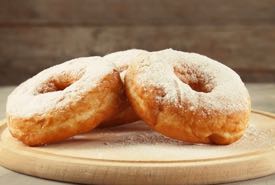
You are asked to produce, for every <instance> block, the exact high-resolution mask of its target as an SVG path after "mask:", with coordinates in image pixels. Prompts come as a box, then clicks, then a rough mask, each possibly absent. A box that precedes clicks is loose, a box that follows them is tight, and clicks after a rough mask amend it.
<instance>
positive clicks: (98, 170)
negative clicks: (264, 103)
mask: <svg viewBox="0 0 275 185" xmlns="http://www.w3.org/2000/svg"><path fill="white" fill-rule="evenodd" d="M252 112H253V113H256V114H260V115H263V116H268V117H270V118H273V119H275V114H273V113H268V112H263V111H258V110H253V111H252ZM5 128H6V124H5V121H2V122H1V123H0V133H1V132H2V131H3V130H4V129H5ZM35 153H36V155H35V156H34V155H33V152H32V151H29V150H26V149H24V147H22V148H20V155H18V153H17V152H16V151H15V150H14V149H10V148H7V146H5V145H3V144H2V143H1V140H0V164H1V165H2V166H4V167H6V168H8V169H10V170H14V171H17V172H20V173H24V174H28V175H33V176H37V177H42V178H46V179H52V180H59V181H66V182H78V183H85V184H89V183H95V184H106V183H105V182H112V180H113V179H116V177H115V176H113V175H114V174H117V173H116V172H118V171H119V172H120V173H121V174H127V173H129V170H131V169H133V170H134V171H135V175H134V176H135V178H134V179H133V175H130V176H129V178H128V180H127V183H132V184H135V183H134V180H135V179H140V180H142V178H144V171H147V172H148V173H152V172H153V171H154V172H156V173H159V174H158V175H156V176H158V177H161V175H163V174H162V173H163V172H165V173H166V175H165V176H168V177H169V173H170V172H167V170H166V169H167V168H170V169H171V168H172V169H174V170H175V171H174V172H173V173H174V174H173V175H174V176H175V177H177V178H179V179H181V178H184V177H183V176H184V175H183V174H190V175H191V176H192V174H201V176H200V180H199V181H197V182H196V183H198V184H207V183H222V182H233V181H238V180H244V179H251V178H257V177H262V176H266V175H270V174H272V173H275V164H274V161H273V158H274V156H275V147H272V148H270V149H269V150H264V151H257V152H253V153H250V154H249V155H248V154H245V155H243V156H238V157H233V158H228V157H226V158H219V159H218V160H217V159H214V160H194V161H192V160H191V161H172V162H170V161H167V162H155V161H146V162H145V161H141V162H140V161H112V160H98V159H85V158H75V157H67V156H59V155H54V154H50V155H49V154H48V153H45V152H39V153H38V152H37V151H35ZM64 157H65V158H64ZM41 159H43V160H41ZM64 159H65V160H64ZM24 160H25V161H26V160H27V162H23V163H22V161H24ZM67 160H70V162H69V163H68V162H67ZM49 163H52V164H53V163H54V168H51V167H49ZM202 165H203V166H205V167H204V169H203V170H202V169H200V168H201V166H202ZM32 166H33V168H30V167H32ZM64 167H66V168H69V169H70V172H69V174H65V175H64V174H62V175H60V173H61V172H62V171H64V169H66V168H64ZM87 169H89V172H90V173H89V174H81V175H80V176H78V175H75V174H79V173H81V172H85V170H87ZM223 169H226V170H224V171H223V173H224V174H225V176H226V178H225V177H222V176H219V177H217V176H215V174H216V173H220V170H223ZM106 170H107V171H109V175H107V174H106ZM229 170H230V171H229ZM65 171H66V170H65ZM46 172H47V173H46ZM228 173H229V174H228ZM240 173H242V175H240ZM91 174H94V175H95V174H98V175H99V177H97V178H96V179H97V181H95V180H94V179H93V178H91V176H90V175H91ZM226 174H227V175H226ZM170 175H172V174H170ZM192 178H193V179H194V178H195V177H192ZM192 178H190V177H188V178H186V179H185V180H184V183H186V184H196V183H194V182H192V181H191V180H192ZM213 178H214V179H213ZM106 179H107V180H106ZM224 179H226V181H225V180H224ZM108 180H109V181H108ZM143 180H145V181H144V182H148V181H146V178H145V179H143ZM174 180H175V179H174ZM157 181H159V183H163V182H164V180H163V179H161V178H160V179H159V180H157ZM152 182H156V181H154V180H153V181H152ZM170 182H171V181H170ZM175 182H183V181H180V180H175ZM118 184H119V183H118ZM164 184H165V183H164Z"/></svg>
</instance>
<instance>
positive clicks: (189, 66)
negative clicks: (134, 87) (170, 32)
mask: <svg viewBox="0 0 275 185" xmlns="http://www.w3.org/2000/svg"><path fill="white" fill-rule="evenodd" d="M137 66H138V69H137V70H138V72H137V78H136V81H137V82H138V84H139V85H140V86H142V87H143V88H144V89H145V90H148V93H150V92H149V91H150V89H152V87H154V88H160V89H162V90H163V91H164V92H165V95H164V96H161V97H156V99H157V100H158V101H160V102H161V101H163V102H170V103H172V104H174V105H175V106H178V107H181V104H182V102H183V101H184V102H185V103H186V102H188V103H189V104H190V106H189V107H190V108H191V109H192V110H196V109H198V108H203V107H204V108H206V109H207V110H209V111H212V110H213V111H215V110H219V111H223V112H224V111H226V112H227V113H231V112H235V111H241V110H248V109H249V107H250V100H249V94H248V91H247V89H246V87H245V85H244V84H243V82H242V80H241V79H240V77H239V75H238V74H237V73H235V72H234V71H233V70H231V69H230V68H228V67H227V66H225V65H223V64H221V63H219V62H217V61H215V60H212V59H210V58H208V57H205V56H202V55H199V54H195V53H186V52H181V51H175V50H172V49H166V50H162V51H157V52H152V53H151V54H149V55H147V56H146V57H144V60H143V61H142V62H139V63H138V64H137ZM175 68H177V69H180V70H181V71H182V73H185V74H186V76H187V78H188V80H189V81H190V82H192V83H198V81H203V83H204V86H205V88H206V89H209V91H210V92H197V91H195V90H193V89H192V88H191V87H190V86H189V85H188V84H186V83H184V82H182V81H181V80H180V79H179V78H178V76H177V75H176V74H175V71H174V69H175Z"/></svg>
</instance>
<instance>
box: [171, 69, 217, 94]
mask: <svg viewBox="0 0 275 185" xmlns="http://www.w3.org/2000/svg"><path fill="white" fill-rule="evenodd" d="M174 73H175V75H176V76H177V77H178V78H179V79H180V80H181V81H182V82H183V83H185V84H187V85H189V86H190V87H191V88H192V89H193V90H194V91H196V92H203V93H209V92H211V91H212V89H213V85H212V83H211V82H210V81H209V80H208V79H209V78H206V75H205V74H199V73H198V71H195V70H194V69H190V68H188V67H186V66H185V67H174Z"/></svg>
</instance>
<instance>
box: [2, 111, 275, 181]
mask: <svg viewBox="0 0 275 185" xmlns="http://www.w3.org/2000/svg"><path fill="white" fill-rule="evenodd" d="M0 136H1V139H0V164H1V165H3V166H4V167H6V168H8V169H11V170H14V171H17V172H21V173H25V174H28V175H33V176H38V177H42V178H46V179H53V180H59V181H66V182H74V183H84V184H102V185H103V184H106V185H107V184H119V185H121V184H137V185H139V184H148V185H149V184H152V185H153V184H154V185H158V184H188V185H195V184H214V183H224V182H234V181H238V180H247V179H252V178H257V177H262V176H265V175H270V174H272V173H274V172H275V163H274V161H273V158H274V155H275V148H274V145H275V115H272V114H269V113H263V112H255V111H254V112H253V113H252V115H251V119H250V126H249V128H248V129H247V131H246V133H245V135H244V136H243V137H242V138H241V140H240V141H238V142H236V143H234V144H231V145H227V146H214V145H190V144H186V143H182V142H177V141H175V140H171V139H169V138H166V137H163V136H161V135H160V134H157V133H155V132H153V131H152V130H151V129H149V127H148V126H146V125H145V124H144V123H142V122H137V123H133V124H128V125H123V126H119V127H115V128H107V129H99V130H94V131H92V132H90V133H87V134H83V135H81V136H79V137H77V136H76V137H74V138H72V139H70V140H68V141H65V142H61V143H57V144H54V145H48V146H43V147H28V146H25V145H23V144H22V143H21V142H18V141H17V140H16V139H14V138H13V137H12V136H11V135H10V133H9V132H8V130H7V129H6V127H5V126H4V125H2V126H1V127H0ZM129 139H130V140H129ZM175 151H177V152H175ZM114 154H116V155H114Z"/></svg>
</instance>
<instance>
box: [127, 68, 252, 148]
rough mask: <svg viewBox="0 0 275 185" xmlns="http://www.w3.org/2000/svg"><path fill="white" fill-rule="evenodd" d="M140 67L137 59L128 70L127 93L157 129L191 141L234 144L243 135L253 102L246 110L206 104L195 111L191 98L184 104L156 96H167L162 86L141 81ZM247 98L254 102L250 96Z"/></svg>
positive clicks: (149, 122)
mask: <svg viewBox="0 0 275 185" xmlns="http://www.w3.org/2000/svg"><path fill="white" fill-rule="evenodd" d="M138 67H139V65H138V64H137V63H135V64H133V65H131V66H130V68H129V69H128V71H127V74H126V77H125V88H126V94H127V97H128V99H129V101H130V103H131V105H132V107H133V109H134V110H135V111H136V113H137V114H138V115H139V116H140V117H141V118H142V119H143V120H144V121H145V122H146V123H147V124H148V125H149V126H150V127H151V128H153V129H154V130H156V131H158V132H160V133H162V134H163V135H166V136H168V137H171V138H174V139H178V140H182V141H187V142H191V143H212V144H230V143H233V142H235V141H237V140H238V139H239V138H240V137H241V136H242V135H243V133H244V130H245V129H246V127H247V124H248V119H249V114H250V106H249V108H247V109H244V110H242V111H233V112H231V113H227V112H223V111H222V110H220V111H219V110H217V111H212V112H211V114H209V113H207V112H209V111H208V110H205V109H206V108H203V107H202V108H200V109H196V110H195V111H191V110H190V108H189V106H190V105H189V104H188V102H184V101H183V102H182V104H181V108H179V107H178V106H176V105H175V104H173V103H168V102H164V101H162V102H159V101H156V97H161V96H163V95H164V94H165V92H163V89H161V88H155V87H149V86H146V87H144V86H143V87H142V86H141V85H140V84H138V80H139V79H138V78H137V75H138V70H137V69H138ZM148 89H150V90H148ZM228 93H230V92H228ZM244 98H248V99H249V100H248V102H250V98H249V97H244ZM236 103H238V102H236Z"/></svg>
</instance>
